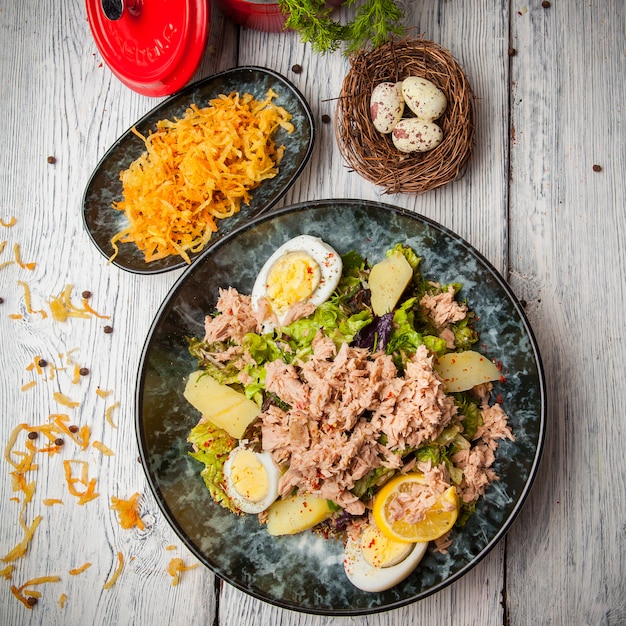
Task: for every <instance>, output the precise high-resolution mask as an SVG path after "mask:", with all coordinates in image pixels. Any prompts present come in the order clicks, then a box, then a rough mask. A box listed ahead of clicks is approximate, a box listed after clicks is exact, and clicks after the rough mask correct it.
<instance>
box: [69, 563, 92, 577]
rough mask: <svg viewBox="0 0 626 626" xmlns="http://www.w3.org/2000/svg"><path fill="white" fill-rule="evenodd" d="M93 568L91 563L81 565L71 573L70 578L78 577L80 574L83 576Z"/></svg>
mask: <svg viewBox="0 0 626 626" xmlns="http://www.w3.org/2000/svg"><path fill="white" fill-rule="evenodd" d="M90 567H91V563H89V562H87V563H84V564H83V565H81V566H80V567H75V568H74V569H71V570H70V571H69V574H70V576H78V574H82V573H83V572H84V571H85V570H87V569H89V568H90Z"/></svg>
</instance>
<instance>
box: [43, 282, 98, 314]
mask: <svg viewBox="0 0 626 626" xmlns="http://www.w3.org/2000/svg"><path fill="white" fill-rule="evenodd" d="M72 289H74V285H71V284H70V285H65V287H64V289H63V291H62V292H61V293H60V294H59V295H58V296H56V298H55V297H53V298H52V299H51V300H50V301H49V302H48V305H49V306H50V312H51V313H52V317H53V318H54V319H55V320H56V321H57V322H66V321H67V319H68V317H82V318H87V317H91V316H92V315H93V316H95V317H101V318H104V319H109V316H108V315H101V314H100V313H97V312H96V311H94V310H93V309H92V308H91V307H90V306H89V305H88V304H87V300H86V299H85V298H83V299H82V300H81V303H82V307H77V306H75V305H74V304H73V303H72Z"/></svg>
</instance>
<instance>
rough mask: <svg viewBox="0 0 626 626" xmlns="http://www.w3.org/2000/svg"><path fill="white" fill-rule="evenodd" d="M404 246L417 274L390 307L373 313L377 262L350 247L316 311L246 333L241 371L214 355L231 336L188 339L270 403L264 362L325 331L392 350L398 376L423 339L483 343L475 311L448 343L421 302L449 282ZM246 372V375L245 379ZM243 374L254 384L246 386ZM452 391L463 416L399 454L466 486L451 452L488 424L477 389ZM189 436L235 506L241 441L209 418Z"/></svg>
mask: <svg viewBox="0 0 626 626" xmlns="http://www.w3.org/2000/svg"><path fill="white" fill-rule="evenodd" d="M398 251H400V252H401V253H402V254H403V255H404V256H405V258H406V259H407V261H408V262H409V264H410V265H411V267H412V269H413V279H412V281H411V282H410V284H409V286H408V287H407V289H406V290H405V292H404V294H403V297H402V298H401V300H400V302H399V304H398V306H397V307H396V308H395V310H394V311H393V312H391V313H388V314H386V315H383V316H381V317H377V316H376V315H374V313H373V312H372V309H371V306H370V294H369V289H368V286H367V278H368V274H369V271H370V265H369V264H368V262H367V260H366V259H365V258H364V257H363V256H361V255H360V254H359V253H358V252H356V251H351V252H348V253H347V254H344V255H343V256H342V261H343V271H342V277H341V279H340V281H339V284H338V286H337V288H336V289H335V291H334V292H333V294H332V295H331V297H330V298H329V299H328V300H327V301H326V302H324V303H323V304H322V305H320V306H319V307H318V308H317V309H316V310H315V312H314V313H313V314H312V315H310V316H309V317H306V318H303V319H299V320H297V321H295V322H293V323H291V324H289V325H288V326H284V327H282V328H280V329H278V331H276V332H273V333H268V334H265V335H259V334H255V333H248V334H246V335H245V337H244V339H243V345H242V347H243V350H244V352H245V353H246V354H248V355H250V356H251V357H252V358H251V359H249V360H246V364H245V365H243V367H242V369H240V367H241V362H240V361H236V360H229V359H227V360H224V361H222V360H217V359H215V358H213V357H212V356H211V355H212V354H215V353H223V352H226V351H227V350H228V349H229V348H231V347H232V344H231V343H230V342H229V341H225V342H217V343H210V344H209V343H206V342H204V341H203V340H201V339H198V338H189V339H188V341H189V350H190V353H191V354H192V355H193V356H194V357H196V358H197V360H198V364H199V367H200V368H202V369H204V370H205V371H206V372H207V373H208V374H209V375H211V376H212V377H213V378H215V379H216V380H217V381H218V382H220V383H223V384H229V385H232V386H233V387H235V388H237V389H239V390H241V391H243V392H244V393H245V395H246V396H247V397H248V398H250V399H252V400H254V401H255V402H257V404H258V405H259V406H267V403H268V402H274V403H280V400H279V399H278V398H276V397H275V396H273V395H272V394H268V393H267V392H266V391H265V368H264V365H265V363H267V362H270V361H274V360H276V359H281V360H282V361H284V362H286V363H292V362H294V361H296V360H306V359H307V357H309V356H310V355H311V354H312V352H313V347H312V342H313V339H314V338H315V336H316V333H317V331H318V330H321V331H322V332H323V333H324V335H325V336H327V337H329V338H332V340H333V341H334V342H335V344H336V346H337V347H338V348H339V346H340V345H341V344H342V343H344V342H346V343H348V344H351V345H354V346H357V347H364V348H368V349H370V350H371V351H376V350H381V351H384V352H385V353H386V354H388V355H391V356H392V358H393V361H394V364H395V365H396V368H397V369H398V374H399V375H402V374H403V372H404V367H405V364H406V363H407V361H408V359H410V357H411V355H412V354H414V353H415V351H416V350H417V348H418V347H419V346H420V345H422V344H423V345H425V346H426V347H427V348H428V349H429V350H430V351H431V352H432V353H434V354H435V355H442V354H445V353H446V352H450V351H462V350H466V349H468V348H470V346H472V345H473V344H475V343H476V342H477V341H478V334H477V333H476V331H475V330H474V328H473V326H472V322H473V319H474V314H473V312H471V311H468V312H467V314H466V316H465V318H464V319H463V320H461V321H458V322H453V323H450V324H448V325H447V328H449V329H450V330H451V331H452V334H453V336H454V344H455V345H454V347H453V348H451V347H449V345H448V343H447V342H446V340H444V339H442V338H441V337H440V336H439V334H440V330H441V329H437V327H436V325H435V323H434V321H433V320H432V319H431V318H430V317H429V316H428V314H427V311H425V310H424V308H423V307H420V304H419V303H420V300H421V299H422V297H423V296H424V295H425V294H427V293H428V294H433V293H435V294H436V293H442V292H444V291H447V290H448V288H449V285H439V284H437V283H433V282H432V281H430V280H428V279H426V278H425V277H424V276H423V275H422V273H421V269H420V264H421V258H420V257H419V256H418V255H417V254H416V253H415V251H414V250H412V249H411V248H410V247H408V246H405V245H402V244H397V245H396V246H394V247H393V248H392V249H390V250H389V251H387V256H389V255H391V254H394V253H396V252H398ZM452 287H453V289H454V293H455V295H456V294H458V293H459V291H460V290H461V285H460V284H453V285H452ZM242 372H243V373H244V376H242V377H240V374H241V373H242ZM241 380H245V381H247V382H246V383H245V384H242V383H241V382H240V381H241ZM453 397H454V400H455V404H456V406H457V411H458V414H457V416H456V417H455V419H454V420H453V421H452V422H451V423H450V424H449V425H448V426H447V427H446V428H445V429H444V431H443V432H442V433H441V434H440V436H439V437H438V438H437V439H435V440H434V441H430V442H427V443H424V444H422V445H420V446H419V447H418V448H417V449H410V448H408V449H405V450H402V451H400V452H398V454H401V456H402V457H403V459H409V458H411V456H410V455H412V456H414V457H415V458H416V459H417V460H418V461H428V460H430V461H431V462H432V464H433V465H438V464H441V463H445V465H446V467H447V468H448V470H449V473H450V477H451V479H452V481H453V482H454V483H455V484H459V483H460V482H461V480H462V470H460V469H459V468H457V467H455V466H454V464H453V462H452V461H451V457H452V456H453V455H454V454H455V453H456V452H459V451H460V450H463V449H467V448H469V447H470V445H471V444H470V441H471V439H472V437H473V436H474V434H475V433H476V431H477V429H478V427H479V426H480V425H481V424H482V418H481V411H480V407H479V405H478V402H477V400H476V397H475V396H473V395H472V394H471V393H469V392H462V393H457V394H454V396H453ZM218 431H219V432H218ZM384 438H385V436H384V435H382V438H381V441H380V443H383V444H384V443H385V441H383V439H384ZM189 441H190V442H192V443H194V444H195V446H196V447H197V448H198V451H197V452H194V453H192V454H191V455H192V456H193V457H194V458H195V459H197V460H198V461H201V462H203V463H204V464H205V469H204V470H203V472H202V476H203V479H204V480H205V483H206V485H207V487H208V488H209V490H210V491H211V494H212V496H213V497H214V499H215V500H216V501H217V502H219V503H221V504H223V505H224V506H227V507H228V506H229V503H228V498H227V497H226V496H225V494H224V492H223V489H222V487H221V482H222V480H223V475H222V465H223V462H224V461H225V459H226V456H227V455H228V452H229V451H230V450H231V449H232V448H234V447H235V446H236V445H237V442H236V441H235V440H232V438H230V437H229V436H228V435H227V434H226V433H224V432H223V431H220V430H219V429H215V428H212V427H211V426H210V425H209V424H207V423H206V422H205V423H201V424H199V425H198V426H196V427H195V428H194V429H193V430H192V432H191V435H190V438H189ZM393 471H394V470H390V469H388V468H385V467H380V468H377V469H375V470H373V471H371V472H370V473H369V474H368V475H366V476H364V477H363V478H361V479H359V480H358V481H357V483H356V484H355V486H354V487H353V489H352V492H353V493H354V494H355V495H356V496H357V497H359V498H361V499H363V500H366V499H368V498H369V497H371V496H372V495H373V493H374V492H375V490H376V488H377V487H378V486H379V485H381V484H382V483H383V482H385V480H386V479H387V478H388V477H389V474H390V472H393ZM473 506H474V505H473V504H472V505H462V511H461V514H460V516H459V522H458V524H460V523H464V521H466V520H467V518H468V517H469V515H470V514H471V510H472V507H473Z"/></svg>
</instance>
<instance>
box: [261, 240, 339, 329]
mask: <svg viewBox="0 0 626 626" xmlns="http://www.w3.org/2000/svg"><path fill="white" fill-rule="evenodd" d="M341 270H342V262H341V256H340V255H339V254H338V253H337V252H336V250H334V248H332V247H331V246H329V245H328V244H327V243H325V242H324V241H322V240H321V239H319V238H318V237H312V236H310V235H299V236H298V237H294V238H293V239H290V240H289V241H287V242H286V243H284V244H283V245H282V246H280V248H278V249H277V250H276V251H275V252H274V253H273V254H272V255H271V256H270V257H269V259H267V261H266V262H265V264H264V265H263V267H262V268H261V271H260V272H259V274H258V276H257V278H256V281H255V283H254V287H253V288H252V293H251V299H252V307H253V308H254V309H255V310H258V309H259V301H260V300H261V298H263V299H264V300H265V302H266V304H267V306H268V307H269V309H270V312H271V316H270V318H268V319H266V320H265V321H264V322H263V324H262V328H263V332H271V331H272V330H273V329H274V327H275V326H276V325H279V326H281V325H283V322H284V321H285V320H286V319H287V316H288V314H289V311H290V309H291V308H292V307H293V306H295V305H304V304H308V303H311V304H312V305H314V307H318V306H319V305H320V304H322V303H324V302H326V300H328V298H329V297H330V295H331V294H332V292H333V291H334V289H335V287H337V284H338V283H339V279H340V278H341ZM271 317H273V318H275V320H276V322H277V324H276V323H275V322H274V321H273V320H272V319H271Z"/></svg>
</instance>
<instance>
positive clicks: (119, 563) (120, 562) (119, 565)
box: [103, 552, 124, 589]
mask: <svg viewBox="0 0 626 626" xmlns="http://www.w3.org/2000/svg"><path fill="white" fill-rule="evenodd" d="M123 569H124V555H123V554H122V553H121V552H118V553H117V567H116V568H115V571H114V572H113V574H112V576H111V578H109V580H107V582H105V583H104V585H103V588H104V589H110V588H111V587H113V585H114V584H115V583H116V582H117V579H118V578H119V577H120V574H121V573H122V570H123Z"/></svg>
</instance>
